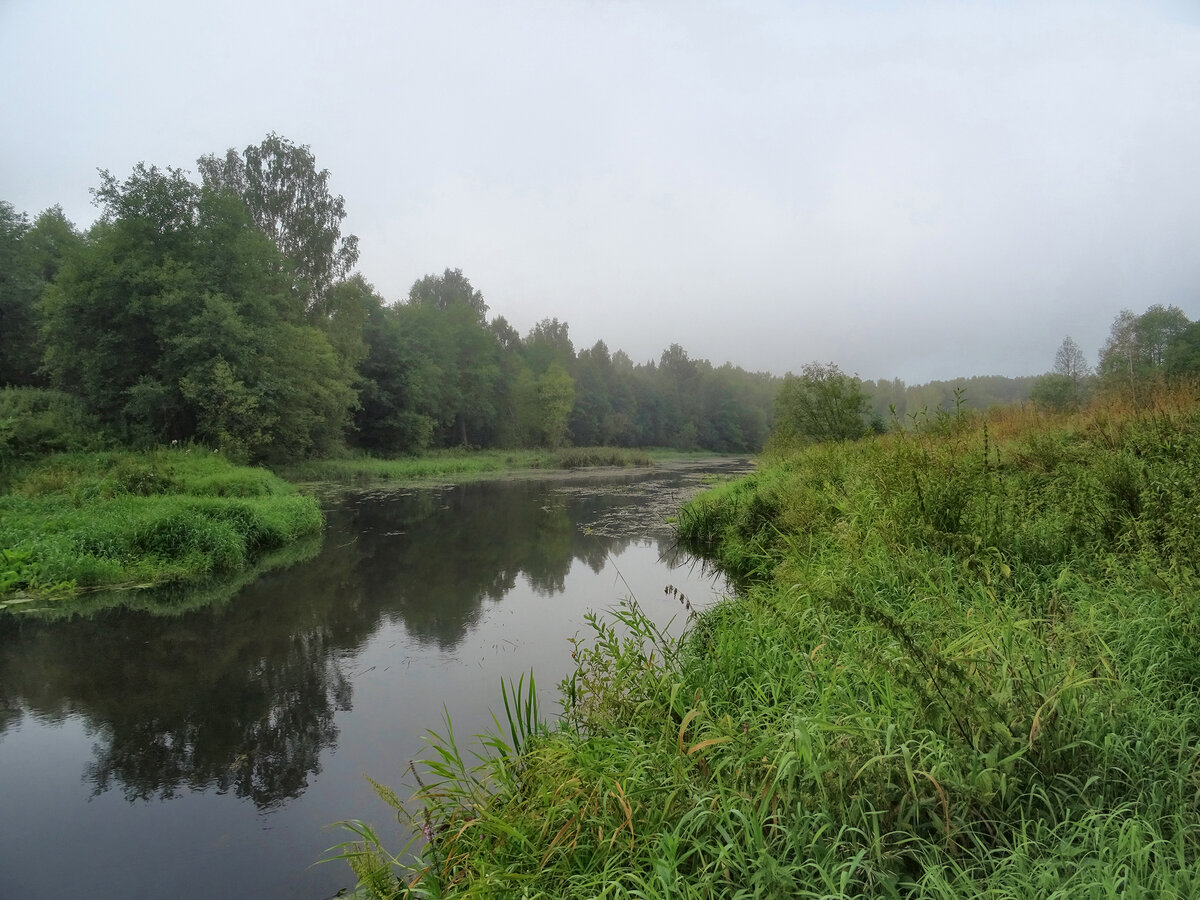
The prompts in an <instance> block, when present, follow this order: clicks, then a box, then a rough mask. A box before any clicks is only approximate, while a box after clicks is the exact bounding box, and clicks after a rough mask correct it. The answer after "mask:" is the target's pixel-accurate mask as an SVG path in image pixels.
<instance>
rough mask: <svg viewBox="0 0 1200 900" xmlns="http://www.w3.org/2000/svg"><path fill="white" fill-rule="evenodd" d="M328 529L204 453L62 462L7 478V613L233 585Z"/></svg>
mask: <svg viewBox="0 0 1200 900" xmlns="http://www.w3.org/2000/svg"><path fill="white" fill-rule="evenodd" d="M321 527H322V517H321V512H320V509H319V507H318V505H317V502H316V501H315V500H314V499H312V498H311V497H307V496H304V495H302V494H300V493H299V492H298V491H297V490H296V489H295V488H294V487H293V486H292V485H289V484H287V483H286V482H284V481H283V480H282V479H280V478H278V477H276V476H275V475H272V474H271V473H269V472H267V471H265V470H262V469H255V468H249V467H245V466H235V465H233V464H232V463H229V462H228V461H226V460H225V459H224V458H223V457H221V456H219V455H217V454H214V453H212V452H210V451H206V450H203V449H202V448H199V447H196V448H184V449H160V450H153V451H146V452H131V451H109V452H99V453H63V454H54V455H51V456H47V457H44V458H42V459H41V460H38V461H34V462H30V463H28V464H26V465H24V466H21V467H19V468H17V469H16V470H14V471H11V472H9V473H7V474H6V478H5V486H4V493H3V494H0V551H2V552H0V613H2V612H3V611H6V610H7V611H9V612H19V611H28V610H37V609H51V610H54V611H56V612H63V611H68V610H70V609H72V608H73V604H74V605H77V606H79V607H80V608H82V606H84V605H86V604H84V603H82V602H81V597H82V596H83V595H86V594H90V593H91V592H94V591H97V590H126V589H135V588H137V589H145V588H152V587H161V586H163V585H171V584H180V583H203V582H205V581H207V580H210V579H213V578H220V577H225V576H231V575H233V574H235V573H237V572H240V571H242V570H245V569H247V568H252V567H254V565H255V564H256V563H259V562H261V560H262V559H264V558H265V557H266V556H267V555H269V554H272V553H273V552H275V551H280V550H282V549H284V548H286V547H288V546H289V545H292V544H293V543H295V542H297V541H298V540H299V539H301V538H303V537H305V536H310V535H318V534H319V533H320V530H321ZM135 597H136V594H133V593H131V594H130V599H131V600H133V599H134V598H135Z"/></svg>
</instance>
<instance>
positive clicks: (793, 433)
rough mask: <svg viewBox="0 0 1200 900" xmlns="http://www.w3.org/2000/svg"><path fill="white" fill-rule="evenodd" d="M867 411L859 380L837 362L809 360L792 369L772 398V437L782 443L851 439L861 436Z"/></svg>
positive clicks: (865, 428) (864, 429)
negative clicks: (796, 373) (797, 371)
mask: <svg viewBox="0 0 1200 900" xmlns="http://www.w3.org/2000/svg"><path fill="white" fill-rule="evenodd" d="M869 415H870V410H869V408H868V405H867V396H866V394H865V393H863V390H862V382H860V381H859V379H858V378H857V377H856V376H852V375H847V374H845V373H844V372H842V370H841V369H839V368H838V367H837V366H836V365H834V364H833V363H829V364H827V365H822V364H821V363H815V362H814V363H808V364H807V365H805V366H804V367H803V368H802V369H801V370H800V374H799V375H793V374H792V373H791V372H789V373H788V374H787V376H786V377H785V378H784V379H783V385H782V386H781V387H780V389H779V394H778V395H777V397H776V399H775V426H774V437H775V439H776V440H782V441H785V442H813V443H817V442H821V441H852V440H856V439H858V438H861V437H863V436H864V435H865V434H866V433H867V431H868V430H869V427H868V416H869Z"/></svg>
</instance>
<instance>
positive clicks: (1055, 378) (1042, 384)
mask: <svg viewBox="0 0 1200 900" xmlns="http://www.w3.org/2000/svg"><path fill="white" fill-rule="evenodd" d="M1029 399H1030V400H1032V401H1033V402H1034V403H1037V404H1038V405H1039V406H1044V407H1046V408H1047V409H1052V410H1055V411H1056V412H1062V411H1064V410H1067V409H1071V408H1072V407H1074V406H1075V405H1076V392H1075V382H1074V381H1073V380H1072V379H1071V378H1070V376H1068V375H1059V374H1058V373H1051V374H1049V375H1043V376H1042V377H1041V378H1039V379H1038V380H1037V381H1035V382H1034V384H1033V390H1032V391H1030V392H1029Z"/></svg>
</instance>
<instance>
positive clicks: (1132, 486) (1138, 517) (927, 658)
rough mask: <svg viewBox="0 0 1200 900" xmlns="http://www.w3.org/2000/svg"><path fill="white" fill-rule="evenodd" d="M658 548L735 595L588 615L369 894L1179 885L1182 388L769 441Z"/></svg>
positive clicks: (454, 745) (1193, 469) (428, 782)
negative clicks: (673, 609) (527, 702)
mask: <svg viewBox="0 0 1200 900" xmlns="http://www.w3.org/2000/svg"><path fill="white" fill-rule="evenodd" d="M678 527H679V530H680V533H681V537H682V538H683V539H684V541H685V542H686V543H688V544H689V545H690V546H692V547H694V548H696V549H697V550H699V551H702V552H704V553H706V554H708V555H710V556H712V557H713V558H715V559H717V560H719V561H720V563H721V565H722V566H723V567H725V568H726V569H727V570H728V571H729V572H731V573H732V574H733V575H734V576H735V577H736V578H737V580H738V581H739V583H740V585H741V591H740V593H739V595H738V597H736V598H731V599H729V600H727V601H725V602H723V603H720V604H718V605H717V606H716V607H714V608H713V609H711V610H709V611H707V612H705V613H704V614H702V615H700V616H698V617H697V618H696V619H695V620H694V623H693V627H692V629H691V631H690V632H689V634H688V636H687V637H686V639H684V640H670V639H667V638H665V637H664V636H663V635H662V634H660V633H659V632H658V631H657V630H656V629H655V628H654V627H653V625H652V624H651V623H650V622H649V620H648V619H646V617H645V616H643V615H642V614H641V613H640V611H639V610H638V608H637V606H636V604H635V603H632V602H631V603H630V604H628V605H627V606H626V607H625V608H624V610H623V611H622V612H620V613H619V614H618V616H617V618H616V620H615V621H614V620H602V619H599V618H593V619H592V620H591V623H590V624H591V635H590V637H589V638H587V639H584V640H580V641H578V643H577V645H576V649H575V654H576V661H577V670H576V672H575V673H574V675H573V676H572V677H571V678H570V679H568V680H567V681H566V682H564V684H563V686H562V695H563V714H562V716H561V717H560V719H559V720H558V722H556V723H554V724H553V726H551V725H550V724H547V723H538V724H536V725H535V724H531V723H530V721H529V716H528V709H527V708H521V707H519V706H517V707H516V711H515V712H514V704H512V703H511V702H509V701H510V697H516V696H518V695H519V694H520V691H513V690H512V688H511V687H506V688H505V691H504V699H505V701H506V702H505V708H506V710H507V711H508V713H509V714H508V716H507V718H508V720H509V730H508V733H509V735H510V737H509V738H508V739H507V740H504V739H502V738H500V737H498V736H496V735H493V736H492V737H490V738H488V739H487V740H486V741H485V743H484V745H483V748H482V749H481V750H480V751H479V758H469V757H464V755H463V753H462V752H461V750H460V749H459V744H460V743H461V742H460V741H457V740H456V738H455V736H454V734H453V731H452V729H451V728H450V727H449V723H447V727H446V729H445V731H444V733H442V734H440V735H439V734H434V735H432V736H431V746H432V749H433V750H434V756H433V758H432V759H431V760H430V761H427V762H426V763H424V764H421V763H418V764H417V765H416V768H415V771H416V773H417V774H418V776H419V781H418V782H417V783H416V784H415V785H414V787H415V788H416V793H417V797H416V799H417V801H418V803H419V805H420V811H419V812H418V813H417V816H416V821H415V825H416V826H418V827H419V828H420V829H421V830H422V831H423V833H424V834H425V835H427V836H428V838H429V839H428V840H427V841H420V842H418V843H419V844H420V845H421V848H420V850H419V852H418V851H416V850H415V849H414V851H413V852H412V853H410V854H409V855H403V854H396V855H394V856H388V855H387V854H386V853H385V852H384V851H383V849H382V846H381V843H382V842H381V841H380V837H379V835H378V834H377V833H376V832H375V831H372V830H370V829H368V828H366V826H361V829H362V830H358V831H356V832H355V837H354V840H352V841H351V842H349V843H348V844H346V845H344V846H343V847H342V848H340V850H341V856H342V857H343V858H349V859H350V860H351V862H352V864H353V865H354V867H355V871H356V872H357V873H358V875H359V877H360V885H361V886H362V889H363V890H364V892H367V893H369V894H371V895H373V896H415V897H441V896H451V895H453V896H455V897H556V898H559V897H578V898H584V897H611V898H616V897H640V898H668V897H671V898H676V897H681V898H691V897H695V898H717V897H746V898H750V897H760V898H776V897H777V898H791V897H810V898H817V897H858V896H862V897H903V898H917V897H941V898H952V897H953V898H957V897H978V898H1009V897H1021V898H1025V897H1028V898H1031V900H1032V898H1042V897H1061V898H1067V897H1070V898H1074V897H1192V896H1198V895H1200V763H1198V761H1197V760H1198V757H1197V745H1198V744H1200V691H1197V685H1200V575H1198V573H1197V568H1196V567H1197V561H1198V560H1200V410H1198V409H1197V404H1196V402H1195V400H1194V392H1188V391H1180V392H1177V393H1175V394H1173V395H1161V396H1159V397H1157V398H1155V399H1154V400H1152V401H1150V402H1149V403H1148V404H1147V405H1145V406H1143V407H1141V408H1125V407H1122V406H1120V405H1119V404H1116V403H1113V404H1109V405H1107V406H1104V407H1100V408H1097V409H1095V410H1093V411H1091V412H1090V413H1087V414H1077V415H1075V416H1072V417H1069V418H1051V417H1047V416H1044V415H1041V414H1037V413H1034V412H1025V413H1020V412H1006V413H1001V414H998V415H997V416H994V417H992V418H990V419H986V420H984V419H973V420H963V421H960V422H957V423H955V427H953V428H945V429H939V430H938V431H937V432H936V433H935V432H933V431H930V432H927V433H924V434H920V433H918V434H907V435H889V436H885V437H882V438H879V439H873V440H866V441H862V442H858V443H853V444H843V445H836V446H817V447H811V448H807V449H801V450H793V451H779V452H776V453H774V454H771V455H769V456H768V457H766V458H765V459H764V460H763V461H762V462H761V464H760V467H759V471H757V472H756V473H755V474H753V475H751V476H749V477H747V478H745V479H742V480H740V481H737V482H733V483H728V484H722V485H720V486H718V487H716V488H715V489H714V490H712V491H710V492H708V493H707V494H704V495H701V497H699V498H697V499H696V500H695V501H693V503H692V504H690V505H689V506H688V507H687V508H685V510H683V512H682V514H681V516H680V519H679V526H678ZM518 687H519V686H518ZM518 726H519V727H518ZM497 732H498V733H504V732H505V729H504V728H503V727H500V728H498V729H497ZM381 796H383V797H384V798H385V799H386V800H388V801H389V803H390V804H391V805H392V806H394V807H395V808H396V810H397V812H398V814H399V815H401V818H402V820H403V819H404V813H403V810H404V808H405V807H404V806H403V805H402V804H400V803H399V802H398V800H397V798H396V797H395V795H394V794H392V793H391V792H389V791H387V790H386V789H383V790H381ZM360 825H361V823H360ZM413 846H414V848H416V847H417V846H418V844H414V845H413Z"/></svg>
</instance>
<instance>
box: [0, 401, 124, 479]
mask: <svg viewBox="0 0 1200 900" xmlns="http://www.w3.org/2000/svg"><path fill="white" fill-rule="evenodd" d="M102 445H103V439H102V437H101V434H100V426H99V424H98V423H97V422H96V420H95V419H94V418H93V417H92V416H91V415H89V414H88V412H87V410H86V409H84V406H83V402H82V401H81V400H80V399H79V398H78V397H73V396H71V395H70V394H64V393H63V392H62V391H51V390H44V389H42V388H24V387H16V388H14V387H6V388H3V389H0V468H4V467H6V466H11V465H12V464H13V463H15V462H18V461H21V460H28V459H34V458H36V457H39V456H44V455H45V454H47V453H58V452H62V451H76V450H93V449H97V448H99V447H100V446H102Z"/></svg>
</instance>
